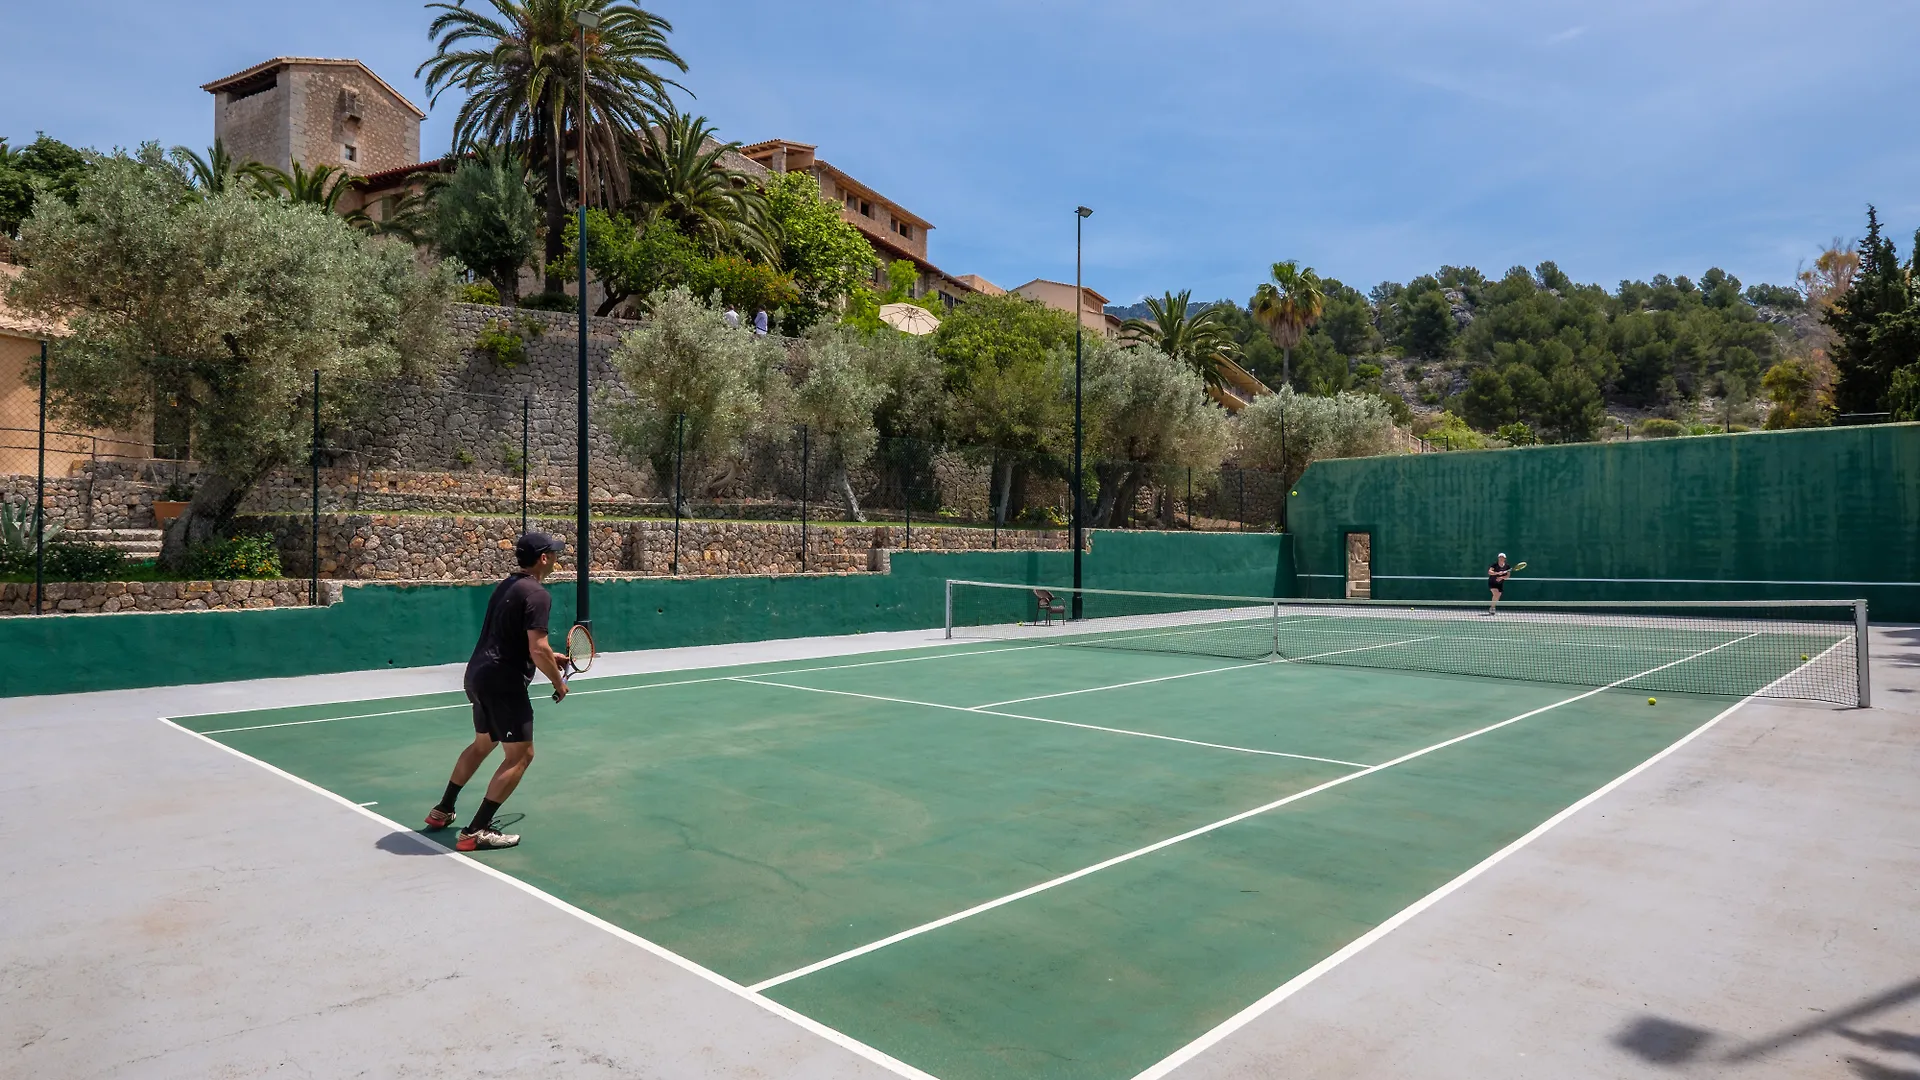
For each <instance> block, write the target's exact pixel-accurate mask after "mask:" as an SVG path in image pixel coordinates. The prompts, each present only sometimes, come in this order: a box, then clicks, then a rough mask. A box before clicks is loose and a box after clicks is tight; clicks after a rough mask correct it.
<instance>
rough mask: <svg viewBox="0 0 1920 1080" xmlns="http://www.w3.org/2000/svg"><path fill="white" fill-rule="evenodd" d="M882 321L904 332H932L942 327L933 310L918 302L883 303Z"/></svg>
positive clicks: (914, 333) (916, 333) (917, 333)
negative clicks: (921, 305)
mask: <svg viewBox="0 0 1920 1080" xmlns="http://www.w3.org/2000/svg"><path fill="white" fill-rule="evenodd" d="M880 321H881V322H883V323H886V324H887V325H888V326H891V327H893V328H894V329H895V330H898V331H900V332H901V333H903V334H913V335H916V336H918V335H921V334H931V333H933V332H934V331H935V330H938V329H940V320H939V319H936V318H934V317H933V312H931V311H928V310H927V309H926V308H923V307H920V306H919V305H917V304H881V305H880Z"/></svg>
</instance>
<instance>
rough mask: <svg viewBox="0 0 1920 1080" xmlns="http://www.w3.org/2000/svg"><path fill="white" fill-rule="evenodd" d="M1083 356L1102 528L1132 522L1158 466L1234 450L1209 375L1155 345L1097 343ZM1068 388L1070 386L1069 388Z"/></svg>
mask: <svg viewBox="0 0 1920 1080" xmlns="http://www.w3.org/2000/svg"><path fill="white" fill-rule="evenodd" d="M1089 344H1090V346H1091V347H1090V348H1089V349H1088V350H1087V352H1086V355H1085V356H1084V357H1083V360H1082V368H1083V371H1084V376H1083V379H1082V392H1083V395H1084V402H1085V404H1084V411H1085V414H1086V432H1087V443H1088V456H1089V457H1090V458H1091V460H1092V462H1093V466H1092V468H1093V473H1094V478H1095V480H1096V482H1097V483H1098V484H1099V496H1098V501H1097V502H1096V503H1095V505H1094V507H1093V510H1092V514H1091V519H1092V523H1093V525H1094V526H1095V527H1099V528H1106V527H1109V526H1112V527H1118V528H1125V527H1126V526H1127V524H1128V519H1129V518H1130V517H1131V516H1132V511H1133V503H1134V497H1135V496H1136V495H1137V494H1138V493H1139V491H1140V487H1141V485H1142V484H1144V483H1146V482H1147V481H1148V480H1150V479H1152V477H1153V475H1154V473H1156V472H1164V471H1165V470H1169V469H1175V468H1193V469H1201V470H1211V469H1214V468H1216V467H1218V466H1219V464H1220V460H1221V458H1223V457H1224V456H1226V451H1227V413H1226V410H1225V409H1222V408H1221V407H1220V406H1218V405H1216V404H1214V403H1213V401H1212V400H1210V399H1209V398H1208V396H1207V384H1206V380H1205V378H1204V377H1203V376H1202V375H1201V374H1200V373H1199V372H1198V371H1196V370H1195V369H1194V368H1193V366H1192V365H1190V364H1189V363H1187V362H1186V361H1184V360H1176V359H1174V358H1173V357H1171V356H1168V355H1167V354H1166V353H1164V352H1161V351H1160V350H1159V349H1158V348H1155V347H1153V346H1151V345H1134V346H1132V347H1128V348H1122V347H1119V346H1117V345H1115V344H1113V343H1111V342H1108V341H1106V340H1105V339H1100V340H1098V341H1096V342H1091V343H1089ZM1068 392H1071V391H1070V390H1069V391H1068Z"/></svg>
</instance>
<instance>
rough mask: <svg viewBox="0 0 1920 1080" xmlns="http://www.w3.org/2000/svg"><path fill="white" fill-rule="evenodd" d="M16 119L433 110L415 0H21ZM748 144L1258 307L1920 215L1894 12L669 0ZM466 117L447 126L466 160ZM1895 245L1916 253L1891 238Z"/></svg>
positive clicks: (1801, 255) (1912, 125)
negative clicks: (1287, 292) (776, 142)
mask: <svg viewBox="0 0 1920 1080" xmlns="http://www.w3.org/2000/svg"><path fill="white" fill-rule="evenodd" d="M9 7H10V9H11V10H9V11H8V12H7V14H6V16H5V24H6V38H7V40H6V43H5V53H6V62H5V63H4V64H0V134H4V135H7V136H10V137H11V138H12V139H13V141H14V143H15V145H20V144H22V143H24V142H26V141H28V140H29V139H31V138H32V135H33V132H34V131H35V130H38V129H44V130H46V131H47V132H48V133H50V134H52V135H55V136H57V137H60V138H62V139H65V140H67V141H69V142H74V143H78V144H82V145H92V146H97V147H108V146H112V145H132V144H135V143H137V142H139V141H141V140H144V139H157V140H159V141H160V142H162V143H164V144H168V145H171V144H174V143H187V144H190V145H193V146H197V147H198V146H205V145H206V144H207V143H209V142H211V141H212V103H211V98H210V97H209V96H208V95H207V94H205V93H203V92H201V91H200V90H199V89H198V87H199V85H200V84H201V83H203V82H206V81H209V80H211V79H213V78H216V77H219V76H222V75H226V74H229V73H231V72H233V71H237V70H239V69H241V68H243V67H246V66H248V65H250V64H252V63H254V62H256V61H258V60H261V59H264V58H267V57H269V56H273V55H280V54H303V55H318V56H354V57H358V58H360V59H362V60H364V61H366V62H367V63H368V64H369V65H370V66H372V67H373V68H374V69H375V70H376V71H378V72H379V73H380V74H381V75H382V76H384V77H385V78H387V79H388V80H389V81H390V82H392V83H394V84H395V85H396V86H399V87H400V88H401V89H402V90H403V91H406V92H408V93H410V94H412V95H414V96H415V98H416V100H418V101H419V103H420V104H422V105H423V106H424V105H425V103H426V102H425V97H424V94H421V93H420V89H419V84H418V81H417V80H415V79H414V77H413V71H414V68H415V67H416V66H417V65H418V64H419V62H420V61H421V60H423V59H425V57H426V56H427V55H428V53H429V51H430V46H429V43H428V41H427V38H426V26H427V22H428V15H427V13H426V12H425V11H424V9H422V8H419V7H416V6H414V5H413V4H412V3H411V2H408V0H331V2H330V3H328V4H324V5H318V6H316V5H314V4H312V3H285V2H267V0H253V2H250V3H240V2H237V0H201V2H196V3H192V4H188V3H181V2H170V3H168V2H162V3H153V2H148V3H130V2H123V0H68V2H65V3H62V4H58V5H51V4H34V5H28V4H25V3H19V4H10V5H9ZM654 9H655V10H657V11H659V12H660V13H661V14H663V15H665V16H667V17H668V18H669V19H671V20H672V21H673V22H674V24H675V33H674V36H673V41H674V44H675V46H676V47H677V48H678V49H679V50H680V52H681V53H682V55H684V56H685V57H686V58H687V60H688V61H689V63H690V65H691V67H692V70H691V72H690V73H689V74H688V75H687V76H686V77H685V80H684V81H685V82H686V84H687V85H688V87H689V88H691V89H692V90H693V91H694V92H695V93H696V94H697V95H698V97H697V99H695V100H692V101H690V102H688V104H689V105H690V107H691V108H692V109H693V110H694V111H696V112H700V113H704V114H706V115H707V116H709V117H710V118H711V119H712V120H713V121H714V122H715V123H716V124H718V125H719V127H720V129H721V132H722V134H723V135H724V136H725V137H729V138H737V139H740V140H742V141H746V142H752V141H755V140H758V139H763V138H771V137H783V138H789V139H796V140H799V141H802V142H809V143H815V144H817V145H819V147H820V152H821V155H822V156H823V157H825V158H826V159H827V160H829V161H831V162H833V163H834V164H835V165H837V166H839V167H840V168H842V169H845V170H846V171H848V172H849V173H852V174H853V175H855V176H857V177H859V178H860V179H862V180H863V181H865V182H866V183H868V184H871V185H872V186H874V187H876V188H877V189H879V190H881V191H883V192H885V193H887V194H888V195H890V196H891V197H893V198H895V199H897V200H899V201H900V202H902V203H903V204H905V205H906V206H907V207H909V208H910V209H912V210H913V211H914V212H916V213H918V214H920V215H921V216H923V217H925V218H927V219H928V220H930V221H932V222H933V223H934V224H935V225H936V226H937V229H936V230H935V231H934V233H933V234H932V238H931V243H932V253H933V258H934V261H935V262H937V263H938V264H939V265H940V266H942V267H943V268H944V269H946V270H948V271H949V272H952V273H956V274H963V273H979V274H982V275H984V276H986V277H987V278H988V279H990V280H992V281H995V282H998V283H1000V284H1001V285H1006V286H1011V285H1017V284H1019V283H1020V282H1023V281H1025V280H1027V279H1029V278H1032V277H1036V276H1040V277H1056V278H1058V277H1069V278H1070V277H1071V275H1072V273H1073V207H1074V205H1075V204H1076V203H1086V204H1087V205H1089V206H1092V207H1093V208H1094V209H1095V214H1094V216H1093V217H1092V218H1091V219H1090V220H1089V221H1088V222H1087V235H1086V279H1087V282H1088V284H1090V285H1092V286H1094V287H1095V288H1097V289H1099V290H1101V291H1102V292H1104V293H1106V294H1107V295H1108V296H1109V297H1111V298H1113V299H1114V300H1116V301H1119V302H1127V301H1131V300H1133V299H1136V298H1138V297H1139V296H1141V295H1143V294H1147V293H1158V292H1159V291H1161V290H1163V289H1176V290H1177V289H1181V288H1192V289H1193V290H1194V293H1195V295H1196V296H1197V297H1202V298H1213V297H1218V296H1228V297H1233V298H1236V299H1240V300H1242V301H1244V300H1245V298H1246V297H1247V296H1248V294H1249V293H1250V292H1251V291H1252V289H1253V287H1254V285H1255V284H1256V283H1257V282H1258V281H1259V280H1261V278H1262V277H1263V276H1264V274H1265V269H1266V266H1267V265H1268V264H1269V263H1271V262H1273V261H1274V260H1276V259H1282V258H1298V259H1301V260H1303V261H1304V262H1306V263H1307V264H1309V265H1311V266H1314V267H1315V268H1317V269H1318V270H1320V271H1321V273H1322V274H1325V275H1331V276H1334V277H1338V278H1340V279H1341V280H1344V281H1346V282H1347V283H1348V284H1352V285H1356V286H1358V287H1360V288H1362V289H1365V288H1367V287H1369V286H1371V285H1372V284H1374V283H1375V282H1378V281H1381V280H1386V279H1392V280H1398V281H1404V280H1406V279H1408V278H1410V277H1412V276H1415V275H1418V274H1421V273H1425V272H1429V271H1431V270H1433V269H1435V268H1437V267H1438V266H1439V265H1440V264H1442V263H1453V264H1460V265H1474V266H1478V267H1479V268H1480V269H1482V270H1483V271H1485V272H1487V273H1489V274H1494V275H1497V274H1499V273H1500V272H1501V271H1503V270H1504V269H1505V268H1506V267H1508V266H1511V265H1513V264H1516V263H1520V264H1525V265H1529V266H1531V265H1533V264H1535V263H1538V262H1539V261H1540V260H1542V259H1553V260H1556V261H1557V262H1558V263H1559V264H1560V266H1561V268H1562V269H1564V270H1566V271H1567V272H1568V273H1570V274H1572V275H1573V276H1574V277H1575V278H1576V279H1578V280H1582V281H1600V282H1603V283H1606V284H1609V285H1611V284H1612V283H1614V282H1616V281H1618V280H1619V279H1620V278H1622V277H1637V278H1645V277H1649V276H1651V275H1653V274H1656V273H1663V272H1664V273H1669V274H1682V273H1685V274H1694V275H1697V274H1698V273H1699V272H1700V271H1701V270H1704V269H1706V268H1707V267H1708V266H1712V265H1719V266H1723V267H1725V268H1726V269H1728V270H1730V271H1732V272H1733V273H1735V274H1736V275H1738V276H1739V277H1740V278H1742V279H1743V280H1744V281H1746V282H1748V283H1749V284H1751V283H1753V282H1756V281H1761V280H1772V281H1783V282H1784V281H1787V280H1790V278H1791V277H1792V274H1793V272H1794V270H1795V268H1796V267H1797V266H1798V265H1799V264H1800V263H1801V262H1803V261H1807V260H1809V259H1810V258H1811V256H1812V255H1813V254H1814V253H1815V252H1817V250H1818V249H1819V247H1820V246H1821V245H1822V244H1823V243H1824V242H1825V241H1828V240H1830V239H1832V238H1834V237H1836V236H1845V237H1849V238H1851V237H1854V236H1856V235H1858V233H1859V232H1860V231H1861V227H1862V222H1863V217H1864V212H1865V207H1866V204H1867V203H1868V202H1869V201H1871V202H1875V203H1877V204H1879V206H1880V208H1881V211H1882V215H1883V218H1884V219H1886V220H1887V221H1888V222H1889V224H1890V225H1891V227H1892V228H1893V230H1894V231H1895V232H1896V233H1897V234H1900V235H1902V236H1903V237H1906V236H1911V234H1912V231H1913V230H1914V229H1915V228H1916V227H1920V123H1916V116H1920V110H1916V108H1915V106H1914V102H1916V101H1920V64H1916V63H1915V57H1920V17H1916V12H1915V8H1914V6H1913V5H1912V4H1911V3H1907V2H1905V0H1879V2H1852V0H1826V2H1825V3H1807V2H1805V0H1797V2H1794V3H1781V2H1774V0H1746V2H1709V0H1614V2H1610V3H1604V4H1600V3H1580V4H1575V3H1550V2H1542V0H1533V2H1525V0H1458V2H1454V3H1449V4H1446V5H1438V4H1430V3H1417V2H1411V0H1384V2H1374V3H1347V4H1326V3H1321V4H1313V5H1302V4H1292V3H1250V2H1234V0H1189V2H1186V3H1178V4H1171V3H1164V2H1163V3H1152V4H1149V3H1142V2H1136V0H1106V2H1047V0H968V2H965V3H957V2H952V0H949V2H947V3H943V4H926V3H915V2H908V0H895V2H892V3H869V2H862V0H839V2H836V3H833V4H830V5H829V4H795V3H763V2H760V0H750V2H749V0H740V2H732V3H715V2H713V0H656V3H655V6H654ZM454 104H455V103H454V102H452V101H450V100H443V101H442V103H441V105H440V107H439V108H437V109H435V110H434V113H433V116H432V118H431V119H430V120H429V121H428V123H427V128H426V133H425V136H424V140H425V145H426V147H427V148H428V152H429V153H430V154H431V153H432V152H433V151H434V150H436V149H438V148H440V147H441V146H443V145H444V144H445V141H446V139H447V136H448V129H449V124H448V118H449V116H450V115H451V113H452V111H453V107H454ZM1901 246H1902V248H1903V249H1904V248H1905V247H1906V246H1907V245H1906V243H1905V242H1904V241H1903V242H1902V245H1901Z"/></svg>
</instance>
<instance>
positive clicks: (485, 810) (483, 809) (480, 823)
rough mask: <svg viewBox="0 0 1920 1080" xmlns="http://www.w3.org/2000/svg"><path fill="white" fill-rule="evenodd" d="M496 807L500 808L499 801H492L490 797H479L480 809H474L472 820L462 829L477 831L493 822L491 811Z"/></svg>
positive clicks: (496, 808)
mask: <svg viewBox="0 0 1920 1080" xmlns="http://www.w3.org/2000/svg"><path fill="white" fill-rule="evenodd" d="M498 809H500V804H499V803H497V802H494V801H493V800H492V799H481V800H480V809H479V810H476V811H474V815H473V820H472V821H471V822H469V823H468V824H467V827H466V829H465V830H464V831H466V832H479V831H480V830H481V829H484V828H486V827H487V826H489V825H491V824H493V812H494V811H495V810H498Z"/></svg>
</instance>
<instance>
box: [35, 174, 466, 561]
mask: <svg viewBox="0 0 1920 1080" xmlns="http://www.w3.org/2000/svg"><path fill="white" fill-rule="evenodd" d="M20 232H21V251H22V254H24V256H25V257H26V261H27V264H28V265H27V268H26V270H25V272H24V273H22V274H21V275H20V277H19V279H18V280H17V281H16V283H15V285H14V287H13V289H12V290H11V293H10V297H9V299H10V300H11V301H12V302H13V303H15V304H17V305H19V306H21V307H24V308H27V309H29V310H32V311H35V312H39V313H42V314H45V315H48V316H54V315H60V316H64V317H65V318H66V319H67V322H68V326H69V327H70V329H71V333H70V335H69V336H68V337H67V338H66V339H64V340H63V341H61V342H59V343H58V345H57V346H56V348H55V350H54V362H53V364H52V366H51V368H50V370H49V378H48V382H49V396H50V398H51V403H52V408H53V410H54V412H55V414H56V415H57V416H59V417H61V418H63V419H66V420H68V421H71V422H73V423H77V424H81V425H88V426H103V427H130V426H133V425H134V424H136V423H137V422H138V421H139V420H140V419H142V418H143V417H144V416H146V415H148V413H149V412H150V410H151V409H152V407H153V404H154V402H155V400H156V397H158V396H165V397H168V398H172V399H176V400H179V401H181V402H183V403H184V404H185V405H186V406H187V409H188V414H189V416H190V417H191V423H192V446H193V453H194V456H195V457H196V458H197V459H198V460H199V461H200V463H201V464H202V466H203V467H204V469H205V477H204V479H203V480H202V482H201V483H200V486H199V487H198V489H197V490H196V491H195V493H194V497H193V501H192V502H191V504H189V506H188V507H187V509H186V511H185V512H184V513H183V514H181V515H180V517H179V518H178V519H177V520H176V521H175V522H174V523H173V525H172V526H171V527H170V528H169V529H168V530H167V533H166V537H165V541H164V544H163V547H162V550H161V562H162V564H163V565H165V566H168V567H170V568H178V567H181V566H183V565H184V561H185V557H186V550H187V548H188V546H189V545H191V544H196V543H200V542H202V541H205V540H208V539H211V538H213V537H214V536H216V535H218V534H220V533H222V532H224V531H225V530H226V529H227V528H228V526H229V524H230V522H231V521H232V519H233V516H234V514H235V512H236V511H237V510H238V508H239V506H240V503H241V501H242V500H243V499H245V498H246V496H247V494H248V492H249V491H251V490H252V488H253V487H254V485H255V484H256V483H258V482H259V481H260V480H261V479H262V478H263V477H265V476H266V475H267V474H268V473H270V472H272V471H273V470H274V469H276V468H279V467H281V466H284V465H287V464H289V463H292V462H295V461H298V460H300V459H301V458H302V457H303V456H304V455H305V453H306V451H307V445H308V440H309V437H310V433H311V424H312V419H311V416H312V414H311V411H310V410H311V408H312V405H311V401H310V400H309V397H308V394H309V389H310V386H311V380H312V373H313V372H315V371H318V372H319V373H320V377H321V380H322V382H323V383H324V384H326V385H327V386H328V387H330V388H331V389H330V390H329V391H328V392H326V393H324V394H323V395H322V413H321V420H322V422H323V423H324V424H327V425H330V426H332V425H344V424H350V423H351V422H353V420H354V419H355V418H356V417H357V416H359V415H361V410H362V409H363V408H364V407H366V406H368V405H370V404H372V403H373V400H374V399H376V398H377V397H378V396H379V392H380V388H381V387H382V386H384V385H387V384H390V383H392V382H394V381H395V380H399V379H401V378H403V377H407V376H417V375H420V374H423V373H425V372H427V371H429V370H431V369H433V368H435V367H437V366H439V365H440V364H442V363H444V362H445V360H446V359H447V358H448V357H450V356H451V355H452V352H453V344H452V337H451V333H450V327H449V326H448V323H447V318H446V315H447V308H448V305H449V303H450V301H451V298H452V292H453V287H452V282H453V275H452V272H451V269H450V268H445V267H437V268H433V269H422V268H421V267H420V266H419V265H418V264H417V263H416V261H415V258H414V253H413V249H412V248H411V247H409V246H406V245H404V244H401V243H399V242H396V241H390V240H372V239H369V238H368V237H366V236H364V235H363V234H361V233H359V232H357V231H356V230H354V229H353V228H352V227H351V226H349V225H348V224H347V223H346V222H344V221H342V220H341V219H340V218H338V217H336V216H335V215H333V214H330V213H328V212H327V211H325V210H323V209H321V208H318V207H314V206H304V205H299V204H295V203H291V202H286V201H282V200H277V199H258V198H253V197H251V196H250V195H248V194H246V193H244V192H241V191H227V192H212V193H206V192H202V193H199V194H198V195H196V193H195V192H194V190H193V188H192V186H191V185H190V184H189V182H188V180H187V178H186V176H185V175H184V174H183V173H182V172H181V170H179V169H178V168H177V167H175V166H174V165H171V164H169V163H168V162H167V161H166V159H165V158H164V157H162V156H161V154H160V151H159V148H158V147H156V146H147V147H143V148H142V149H141V151H140V152H139V154H138V155H137V156H128V155H126V154H116V155H114V156H112V157H109V158H105V159H102V160H101V162H100V163H99V166H98V168H97V169H96V170H94V172H93V173H92V174H91V175H90V176H88V178H87V179H86V180H85V181H84V182H83V183H82V184H81V186H80V189H79V191H78V193H77V198H76V200H75V205H71V206H70V205H68V204H67V203H66V202H64V201H62V200H60V199H41V200H38V201H37V202H36V203H35V204H34V212H33V215H32V216H31V217H30V218H28V219H27V220H26V222H24V223H23V224H22V226H21V230H20Z"/></svg>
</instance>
